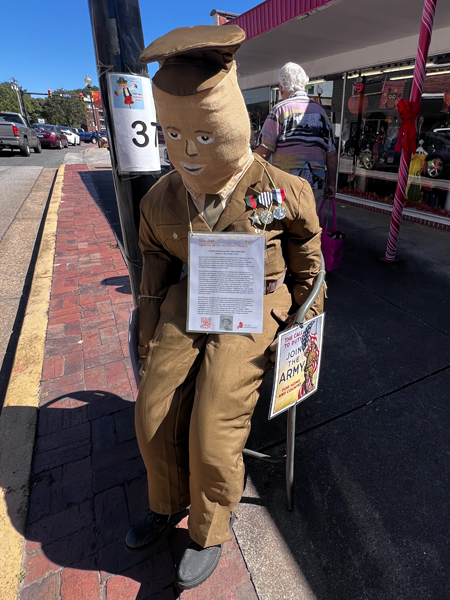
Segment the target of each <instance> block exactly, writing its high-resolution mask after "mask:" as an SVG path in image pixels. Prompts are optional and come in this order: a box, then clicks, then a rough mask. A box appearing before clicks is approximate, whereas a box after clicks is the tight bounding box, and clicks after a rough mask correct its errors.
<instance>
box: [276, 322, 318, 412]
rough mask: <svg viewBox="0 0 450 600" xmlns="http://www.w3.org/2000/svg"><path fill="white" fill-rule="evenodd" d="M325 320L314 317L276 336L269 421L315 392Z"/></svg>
mask: <svg viewBox="0 0 450 600" xmlns="http://www.w3.org/2000/svg"><path fill="white" fill-rule="evenodd" d="M324 317H325V315H323V314H322V315H319V316H318V317H314V318H312V319H310V320H309V321H305V322H304V323H302V324H301V325H296V326H295V327H291V328H290V329H287V330H286V331H283V332H282V333H280V335H279V336H278V349H277V361H276V366H275V377H274V382H273V392H272V402H271V405H270V413H269V419H272V418H273V417H276V416H277V415H279V414H280V413H282V412H284V411H285V410H287V409H288V408H290V407H291V406H294V405H295V404H297V403H299V402H302V401H303V400H305V399H306V398H308V396H311V394H314V392H316V391H317V386H318V383H319V372H320V360H321V356H322V339H323V323H324Z"/></svg>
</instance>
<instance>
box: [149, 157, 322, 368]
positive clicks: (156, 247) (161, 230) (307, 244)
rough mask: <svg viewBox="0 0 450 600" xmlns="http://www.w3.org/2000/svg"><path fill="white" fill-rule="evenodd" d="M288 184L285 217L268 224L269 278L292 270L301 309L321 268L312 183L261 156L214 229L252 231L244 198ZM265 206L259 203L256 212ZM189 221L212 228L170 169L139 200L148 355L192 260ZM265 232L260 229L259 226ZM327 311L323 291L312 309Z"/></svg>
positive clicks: (202, 228)
mask: <svg viewBox="0 0 450 600" xmlns="http://www.w3.org/2000/svg"><path fill="white" fill-rule="evenodd" d="M267 173H268V174H269V175H270V177H271V179H272V181H273V183H274V184H275V187H276V188H284V189H285V193H286V199H285V201H284V202H283V206H284V207H285V208H286V211H287V214H286V217H285V218H284V219H283V220H281V221H278V220H276V219H274V221H273V222H272V223H271V224H270V225H267V227H266V231H265V237H266V248H267V249H266V267H265V268H266V273H265V277H266V282H267V283H268V284H269V283H270V282H273V281H277V280H279V279H280V277H282V276H283V275H284V274H285V273H286V270H288V272H289V274H290V281H291V285H290V289H291V293H292V296H293V306H294V308H298V307H299V306H300V305H301V304H302V303H303V302H304V301H305V300H306V299H307V297H308V295H309V293H310V291H311V288H312V285H313V284H314V279H315V277H316V276H317V274H318V272H319V270H320V235H321V231H322V230H321V228H320V226H319V220H318V217H317V213H316V204H315V199H314V195H313V192H312V190H311V187H310V185H309V183H308V182H306V181H305V180H304V179H300V178H299V177H295V176H293V175H290V174H288V173H285V172H283V171H281V170H279V169H277V168H276V167H273V166H272V165H270V164H269V163H267V162H266V161H264V160H263V159H261V158H260V157H259V156H258V157H257V158H255V160H254V162H253V164H252V165H251V166H250V168H249V169H248V171H247V172H246V173H245V175H244V176H243V178H242V179H241V181H240V182H239V183H238V185H237V187H236V189H235V190H234V192H233V194H232V196H231V198H230V199H229V201H228V203H227V205H226V207H225V210H224V211H223V213H222V215H221V216H220V218H219V220H218V222H217V223H216V225H215V227H214V229H213V231H215V232H217V233H219V232H226V231H229V232H233V233H253V232H254V227H253V225H252V223H251V221H250V220H249V217H250V216H251V215H252V214H253V210H252V209H250V208H248V207H247V205H246V203H245V196H248V195H251V194H259V193H261V192H264V191H268V190H270V189H272V185H271V183H270V179H269V177H268V174H267ZM263 210H264V208H263V207H259V208H258V210H257V212H258V214H259V213H261V212H262V211H263ZM190 222H191V223H192V230H193V231H194V232H210V231H211V229H210V228H209V226H208V225H207V223H206V221H205V220H204V219H203V217H202V216H201V215H200V214H199V212H198V210H197V209H196V207H195V205H194V203H193V202H192V200H191V198H190V196H189V194H187V192H186V188H185V187H184V184H183V181H182V178H181V175H180V174H179V173H178V172H177V171H171V172H170V173H168V174H167V175H165V176H164V177H162V178H161V179H160V180H159V181H158V182H157V183H156V184H155V185H154V186H153V187H152V188H151V190H150V191H149V192H148V193H147V194H146V195H145V196H144V198H143V199H142V202H141V221H140V231H139V245H140V248H141V250H142V254H143V273H142V281H141V297H140V298H139V354H140V356H141V359H144V358H145V357H146V356H147V353H148V343H149V341H150V340H151V339H152V338H153V337H154V333H155V330H156V327H157V325H158V321H159V309H160V305H161V302H162V301H163V300H164V298H165V296H166V293H167V290H168V289H169V287H170V286H171V285H173V284H174V283H176V282H177V281H178V280H179V278H180V274H181V270H182V267H183V264H187V263H188V235H189V231H190ZM260 228H261V230H262V227H261V226H260ZM322 311H323V293H321V294H319V296H318V298H317V300H316V302H315V303H314V305H313V312H314V313H315V314H319V313H321V312H322Z"/></svg>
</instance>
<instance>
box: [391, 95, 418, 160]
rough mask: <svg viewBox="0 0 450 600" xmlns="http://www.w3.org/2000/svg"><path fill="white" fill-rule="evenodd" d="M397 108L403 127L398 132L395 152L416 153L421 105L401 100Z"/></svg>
mask: <svg viewBox="0 0 450 600" xmlns="http://www.w3.org/2000/svg"><path fill="white" fill-rule="evenodd" d="M397 108H398V114H399V117H400V119H401V120H402V126H401V127H400V129H399V132H398V138H397V143H396V144H395V148H394V151H395V152H400V150H402V149H403V150H406V151H408V150H409V151H410V152H412V153H414V152H415V151H416V117H417V115H418V114H419V113H420V104H419V103H418V102H411V101H410V100H405V99H403V100H399V103H398V104H397Z"/></svg>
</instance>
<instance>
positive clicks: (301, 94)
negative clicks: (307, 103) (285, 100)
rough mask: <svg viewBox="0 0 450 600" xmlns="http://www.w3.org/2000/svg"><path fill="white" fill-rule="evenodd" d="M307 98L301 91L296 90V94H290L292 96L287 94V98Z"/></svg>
mask: <svg viewBox="0 0 450 600" xmlns="http://www.w3.org/2000/svg"><path fill="white" fill-rule="evenodd" d="M299 97H300V98H305V97H306V98H308V94H307V93H306V92H304V91H303V90H302V91H300V90H298V91H297V92H292V94H289V98H299Z"/></svg>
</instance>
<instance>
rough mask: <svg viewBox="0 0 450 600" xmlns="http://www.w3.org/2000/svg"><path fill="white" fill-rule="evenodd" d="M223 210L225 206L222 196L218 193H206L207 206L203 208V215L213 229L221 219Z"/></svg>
mask: <svg viewBox="0 0 450 600" xmlns="http://www.w3.org/2000/svg"><path fill="white" fill-rule="evenodd" d="M222 212H223V206H222V202H221V200H220V196H219V195H218V194H206V196H205V208H204V209H203V212H202V217H203V218H204V219H205V221H206V222H207V223H208V225H209V227H210V228H211V229H214V225H215V224H216V223H217V221H218V220H219V217H220V215H221V214H222Z"/></svg>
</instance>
